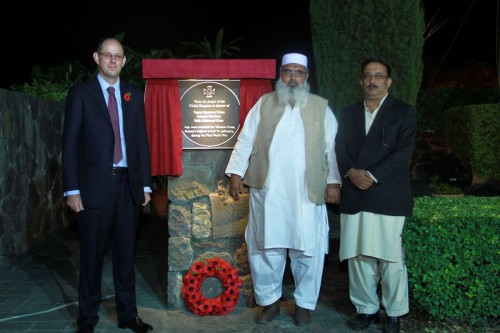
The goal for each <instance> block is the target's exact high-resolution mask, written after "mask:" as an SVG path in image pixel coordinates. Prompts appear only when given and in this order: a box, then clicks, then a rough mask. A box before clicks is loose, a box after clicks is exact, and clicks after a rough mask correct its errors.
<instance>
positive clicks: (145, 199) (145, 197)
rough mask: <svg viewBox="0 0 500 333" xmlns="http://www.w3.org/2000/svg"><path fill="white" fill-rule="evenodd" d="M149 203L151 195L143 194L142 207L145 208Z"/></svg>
mask: <svg viewBox="0 0 500 333" xmlns="http://www.w3.org/2000/svg"><path fill="white" fill-rule="evenodd" d="M150 201H151V193H149V192H144V203H143V204H142V205H143V206H146V205H147V204H148V203H149V202H150Z"/></svg>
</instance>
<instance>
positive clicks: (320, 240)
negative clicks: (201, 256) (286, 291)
mask: <svg viewBox="0 0 500 333" xmlns="http://www.w3.org/2000/svg"><path fill="white" fill-rule="evenodd" d="M280 73H281V75H280V80H279V81H278V82H277V87H276V91H277V93H276V92H273V93H270V94H266V95H265V96H263V97H261V98H260V99H259V100H258V102H257V103H256V104H255V105H254V106H253V108H252V109H251V110H250V112H249V113H248V116H247V118H246V120H245V124H244V126H243V128H242V131H241V133H240V135H239V137H238V141H237V143H236V145H235V148H234V150H233V153H232V155H231V158H230V160H229V163H228V166H227V168H226V174H227V175H228V176H230V177H231V181H230V185H229V193H230V194H231V195H232V196H233V197H234V198H235V199H236V200H238V198H239V194H240V193H244V192H246V189H245V188H244V187H243V181H244V179H245V176H246V173H247V168H248V167H249V161H250V159H251V158H255V159H258V158H259V157H256V150H258V149H256V147H255V146H256V142H258V140H265V139H263V138H262V137H260V135H263V134H264V135H265V134H266V133H265V132H266V131H264V130H263V129H262V128H265V127H266V125H268V122H269V121H268V120H262V118H263V117H267V115H266V114H265V112H270V111H273V110H272V108H271V109H270V108H269V107H268V105H270V104H266V103H268V102H267V101H273V103H274V104H273V105H274V106H276V108H277V109H280V112H282V113H283V114H282V115H281V118H278V120H277V124H276V126H274V125H271V126H268V127H269V128H270V129H271V131H274V134H271V135H270V138H272V140H270V142H269V143H268V144H267V146H268V147H266V148H265V149H268V152H267V154H265V157H263V158H264V159H267V161H266V163H265V166H264V167H263V168H265V167H267V174H266V175H265V176H264V178H263V179H262V181H263V184H262V186H260V185H259V186H256V187H252V186H250V200H249V205H250V209H249V219H248V226H247V228H246V233H245V238H246V242H247V246H248V256H249V263H250V270H251V273H252V282H253V287H254V294H255V300H256V302H257V304H259V305H262V306H264V310H263V311H262V313H261V315H260V316H259V317H258V319H257V321H258V322H259V323H267V322H270V321H272V320H273V319H274V317H275V316H276V315H277V314H278V313H279V299H280V298H281V296H282V282H283V281H282V280H283V274H284V270H285V265H286V260H287V255H288V256H289V257H290V261H291V263H290V267H291V271H292V274H293V277H294V281H295V292H294V299H295V303H296V314H295V323H296V324H297V325H299V326H302V325H307V324H308V323H309V322H310V321H311V316H310V311H311V310H314V309H315V307H316V303H317V300H318V297H319V290H320V286H321V278H322V273H323V263H324V257H325V254H326V253H328V231H329V227H328V216H327V209H326V204H325V202H328V203H338V202H339V199H340V196H339V187H340V186H339V184H340V183H341V179H340V175H339V172H338V168H337V162H336V157H335V149H334V142H335V135H336V133H337V126H338V124H337V120H336V118H335V116H334V114H333V112H332V110H331V109H330V108H329V107H328V105H327V103H326V100H325V103H324V104H323V107H324V109H323V110H321V113H320V114H321V115H323V114H324V117H323V118H322V119H320V121H313V122H312V123H317V124H316V125H317V126H321V130H320V131H316V132H315V133H314V134H311V132H307V130H306V129H305V128H308V125H305V124H304V121H303V119H304V118H303V117H309V113H307V112H305V111H309V110H302V111H301V107H302V106H304V108H305V107H307V106H308V105H311V104H310V103H311V101H310V100H309V99H314V98H320V97H319V96H316V95H314V96H313V95H312V94H310V93H309V91H308V85H307V82H305V81H306V79H307V75H308V74H307V58H306V57H305V56H303V55H300V54H296V53H293V54H288V55H285V56H284V57H283V62H282V66H281V70H280ZM299 88H300V90H299ZM287 91H288V93H287ZM284 95H285V96H287V97H286V99H285V101H283V97H282V96H284ZM279 96H280V97H279ZM278 99H281V100H280V102H279V103H278V102H277V101H278ZM278 105H279V106H278ZM314 105H316V104H314ZM271 118H272V117H271ZM266 119H268V118H266ZM306 122H307V121H306ZM313 126H314V125H313ZM306 132H307V133H308V134H306ZM307 135H309V136H310V137H314V138H313V139H309V142H321V144H314V145H313V144H310V145H311V146H308V147H307V148H306V145H307V144H306V141H307V140H306V136H307ZM264 145H266V144H265V143H264ZM312 146H314V148H315V147H316V146H319V147H322V149H324V151H322V152H319V154H320V155H318V156H323V157H321V158H319V159H320V160H321V159H323V161H321V162H319V161H317V163H318V164H325V165H326V166H327V167H323V168H322V169H326V168H327V169H328V170H327V172H325V177H324V180H323V181H322V182H323V183H324V184H323V185H322V187H321V189H322V193H321V197H322V198H320V200H319V202H320V203H319V204H318V203H315V202H312V201H311V199H310V197H311V196H310V194H312V193H310V186H308V181H307V179H306V178H307V177H306V173H307V170H306V169H307V168H306V165H309V164H307V163H309V162H310V161H309V160H308V158H307V157H306V156H307V154H308V153H307V152H306V150H307V149H314V148H313V147H312ZM259 149H260V148H259ZM257 155H258V153H257ZM308 161H309V162H308ZM259 163H260V162H259ZM259 171H260V170H259ZM312 176H313V177H317V179H321V177H322V175H321V174H317V175H316V174H313V175H312ZM248 177H251V176H250V175H248ZM316 192H317V191H316ZM313 197H314V196H313ZM315 201H318V200H316V199H315Z"/></svg>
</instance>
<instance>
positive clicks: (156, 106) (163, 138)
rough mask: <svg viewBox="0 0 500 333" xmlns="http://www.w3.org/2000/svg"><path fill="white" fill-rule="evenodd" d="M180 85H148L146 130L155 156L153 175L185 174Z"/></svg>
mask: <svg viewBox="0 0 500 333" xmlns="http://www.w3.org/2000/svg"><path fill="white" fill-rule="evenodd" d="M180 100H181V96H180V92H179V83H178V81H177V80H175V79H149V80H148V81H147V82H146V99H145V102H144V103H145V108H146V110H145V111H146V127H147V130H148V139H149V151H150V154H151V174H152V175H153V176H156V175H172V176H180V175H181V174H182V111H181V103H180Z"/></svg>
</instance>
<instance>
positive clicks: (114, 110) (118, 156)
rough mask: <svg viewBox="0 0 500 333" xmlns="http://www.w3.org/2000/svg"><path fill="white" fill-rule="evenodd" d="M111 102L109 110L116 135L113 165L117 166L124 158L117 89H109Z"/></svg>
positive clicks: (109, 101) (109, 102)
mask: <svg viewBox="0 0 500 333" xmlns="http://www.w3.org/2000/svg"><path fill="white" fill-rule="evenodd" d="M108 92H109V100H108V109H109V116H110V117H111V124H112V125H113V132H114V133H115V152H114V156H113V163H114V164H117V163H118V162H120V161H121V160H122V158H123V155H122V141H121V139H120V122H119V120H118V103H117V102H116V97H115V88H113V87H108Z"/></svg>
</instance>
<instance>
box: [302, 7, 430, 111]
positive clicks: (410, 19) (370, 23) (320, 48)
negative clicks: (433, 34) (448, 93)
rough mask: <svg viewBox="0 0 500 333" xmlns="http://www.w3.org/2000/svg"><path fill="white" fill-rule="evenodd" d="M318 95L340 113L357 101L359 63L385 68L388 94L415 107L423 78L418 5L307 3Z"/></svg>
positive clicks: (421, 16) (421, 27)
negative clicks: (375, 61) (372, 61)
mask: <svg viewBox="0 0 500 333" xmlns="http://www.w3.org/2000/svg"><path fill="white" fill-rule="evenodd" d="M309 12H310V16H311V18H310V22H311V35H312V46H313V53H314V58H315V65H316V73H317V74H316V76H317V83H318V91H319V94H320V95H322V96H324V97H326V98H328V100H329V101H330V104H331V106H332V107H333V109H334V110H335V112H336V113H337V112H340V111H341V110H342V109H344V108H345V107H347V106H349V105H350V104H353V103H355V102H356V101H358V100H359V99H360V98H362V95H361V90H360V86H359V80H360V75H361V63H362V62H363V60H365V59H366V58H370V57H381V58H384V59H385V60H386V61H388V62H389V64H391V67H392V79H393V84H392V86H391V92H392V93H393V94H394V95H395V96H396V97H398V98H400V99H402V100H403V101H405V102H407V103H410V104H412V105H415V103H416V99H417V94H418V91H419V88H420V83H421V80H422V72H423V61H422V53H423V45H424V39H423V32H424V29H425V26H424V10H423V5H422V3H421V1H420V0H412V1H399V0H386V1H371V0H336V1H330V0H310V7H309Z"/></svg>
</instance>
